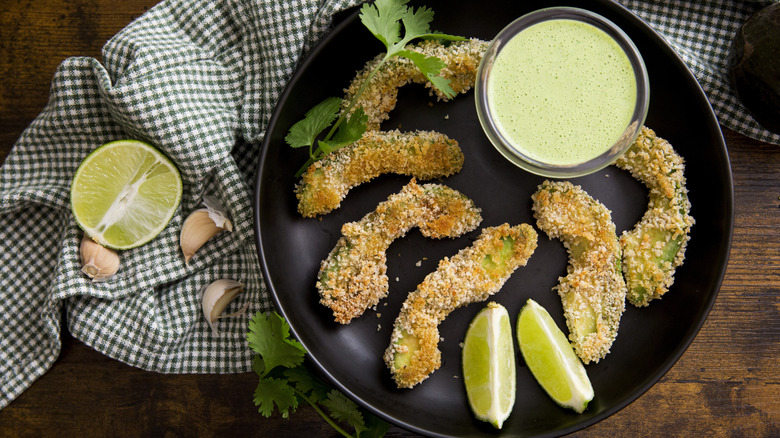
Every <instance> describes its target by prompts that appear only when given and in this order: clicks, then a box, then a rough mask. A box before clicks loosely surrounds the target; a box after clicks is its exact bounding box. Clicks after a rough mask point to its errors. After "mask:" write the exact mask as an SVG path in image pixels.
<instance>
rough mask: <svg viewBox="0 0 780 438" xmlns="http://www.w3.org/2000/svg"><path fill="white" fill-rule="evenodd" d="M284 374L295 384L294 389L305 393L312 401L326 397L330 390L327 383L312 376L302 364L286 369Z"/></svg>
mask: <svg viewBox="0 0 780 438" xmlns="http://www.w3.org/2000/svg"><path fill="white" fill-rule="evenodd" d="M284 376H285V377H286V378H287V379H288V380H289V381H290V382H291V383H292V384H293V385H294V386H295V389H297V390H298V391H300V392H302V393H304V394H307V396H308V398H309V400H310V401H312V402H314V403H319V402H321V401H322V400H325V399H327V398H328V393H329V392H330V391H331V388H330V387H329V386H328V385H326V384H325V383H323V382H322V381H321V380H320V379H318V378H316V377H314V376H313V375H312V374H311V373H310V372H309V370H307V369H306V368H305V366H303V365H301V366H299V367H295V368H289V369H286V370H285V371H284Z"/></svg>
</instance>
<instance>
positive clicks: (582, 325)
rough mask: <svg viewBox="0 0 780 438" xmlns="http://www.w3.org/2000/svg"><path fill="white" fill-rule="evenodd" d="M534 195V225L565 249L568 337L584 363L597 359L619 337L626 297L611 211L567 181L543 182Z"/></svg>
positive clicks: (563, 299)
mask: <svg viewBox="0 0 780 438" xmlns="http://www.w3.org/2000/svg"><path fill="white" fill-rule="evenodd" d="M532 199H533V210H534V217H535V218H536V220H537V226H538V227H539V228H540V229H541V230H542V231H544V232H545V233H547V235H548V236H549V237H551V238H558V239H560V240H561V241H562V242H563V245H564V246H565V247H566V249H567V250H568V252H569V265H568V268H567V275H566V276H565V277H561V278H560V279H559V284H558V286H557V290H558V294H559V295H560V297H561V302H562V304H563V313H564V316H565V317H566V325H567V326H568V328H569V340H570V341H571V343H572V346H573V347H574V350H575V351H576V352H577V355H578V356H579V357H580V359H582V361H583V362H584V363H585V364H587V363H590V362H598V361H599V360H600V359H602V358H603V357H604V356H606V354H607V353H609V349H610V347H611V346H612V343H613V342H614V340H615V338H616V337H617V332H618V325H619V323H620V317H621V316H622V314H623V311H624V310H625V300H626V283H625V281H624V280H623V276H622V274H621V270H620V254H621V251H620V244H619V243H618V239H617V235H616V234H615V224H614V223H613V222H612V216H611V213H610V211H609V210H608V209H607V208H606V207H605V206H604V205H603V204H601V203H600V202H598V201H597V200H595V199H593V198H592V197H591V196H590V195H588V194H587V193H586V192H585V191H584V190H582V188H581V187H580V186H575V185H573V184H572V183H570V182H568V181H559V182H550V181H545V182H543V183H542V184H541V185H540V186H539V189H538V190H537V192H536V193H534V194H533V195H532Z"/></svg>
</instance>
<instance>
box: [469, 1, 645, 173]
mask: <svg viewBox="0 0 780 438" xmlns="http://www.w3.org/2000/svg"><path fill="white" fill-rule="evenodd" d="M559 19H565V20H576V21H580V22H584V23H587V24H590V25H593V26H595V27H596V28H598V29H600V30H602V31H604V32H605V33H606V34H607V35H609V36H610V37H612V38H613V39H614V41H615V42H617V44H618V46H619V47H620V48H621V49H622V50H623V51H624V52H625V54H626V56H627V57H628V60H629V62H630V63H631V67H632V69H633V71H634V76H635V79H636V103H635V105H634V110H633V114H632V115H631V118H630V122H629V123H628V124H627V126H626V127H625V130H624V131H623V134H622V135H620V136H619V138H618V139H617V141H615V143H614V144H612V145H608V144H606V145H604V150H605V152H603V153H601V154H600V155H598V156H596V157H594V158H592V159H589V160H587V161H584V162H579V163H574V164H553V163H546V162H542V161H539V160H538V159H535V158H533V157H530V156H528V154H525V153H523V152H522V151H520V150H519V149H518V148H517V147H514V146H513V145H512V141H511V140H510V139H509V138H508V137H507V136H505V135H504V134H503V133H502V132H501V130H500V129H499V128H498V126H497V121H496V118H495V117H494V115H493V114H492V113H491V109H490V108H491V107H490V102H489V93H488V91H487V90H488V87H489V82H488V79H489V78H490V75H491V72H492V70H493V65H494V63H495V61H496V58H497V57H498V55H499V53H500V52H501V50H502V49H503V48H504V47H505V46H506V44H507V43H508V42H509V41H510V40H511V39H512V38H513V37H514V36H516V35H517V34H519V33H520V32H522V31H523V30H525V29H527V28H529V27H530V26H533V25H535V24H538V23H541V22H544V21H548V20H559ZM475 97H476V106H477V115H478V117H479V121H480V123H481V124H482V128H483V130H484V131H485V134H486V135H487V137H488V138H489V139H490V142H491V143H493V145H494V146H495V147H496V149H497V150H498V151H499V152H500V153H501V154H502V155H503V156H504V157H506V158H507V159H508V160H509V161H511V162H512V163H514V164H515V165H517V166H518V167H520V168H522V169H525V170H527V171H529V172H532V173H534V174H537V175H542V176H546V177H554V178H569V177H576V176H582V175H587V174H589V173H593V172H595V171H597V170H599V169H602V168H604V167H606V166H608V165H610V164H612V163H613V162H614V161H615V160H617V158H618V157H620V155H622V154H623V153H624V152H625V151H626V150H627V149H628V148H629V147H630V146H631V144H632V143H633V142H634V140H635V139H636V137H637V135H638V134H639V131H640V129H641V128H642V125H643V124H644V122H645V117H646V116H647V108H648V103H649V101H650V84H649V82H648V77H647V70H646V68H645V64H644V61H643V60H642V56H641V54H640V53H639V50H638V49H637V48H636V46H635V45H634V43H633V42H632V41H631V39H630V38H629V37H628V35H626V33H625V32H623V30H621V29H620V28H619V27H618V26H617V25H615V24H614V23H612V22H611V21H609V20H608V19H606V18H604V17H602V16H601V15H599V14H596V13H594V12H591V11H588V10H585V9H580V8H572V7H552V8H546V9H539V10H537V11H534V12H531V13H528V14H526V15H523V16H522V17H520V18H518V19H517V20H515V21H513V22H512V23H510V24H509V25H508V26H507V27H505V28H504V29H503V30H502V31H501V32H499V33H498V35H497V36H496V37H495V38H494V39H493V41H491V43H490V44H489V45H488V48H487V50H486V52H485V55H484V56H483V59H482V62H481V64H480V66H479V70H478V72H477V79H476V85H475Z"/></svg>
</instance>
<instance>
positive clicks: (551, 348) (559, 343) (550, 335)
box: [517, 299, 593, 413]
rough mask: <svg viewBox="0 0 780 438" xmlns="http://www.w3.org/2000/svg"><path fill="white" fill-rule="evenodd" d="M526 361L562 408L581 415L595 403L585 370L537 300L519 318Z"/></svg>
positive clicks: (520, 342) (519, 334) (521, 348)
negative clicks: (592, 402) (592, 401)
mask: <svg viewBox="0 0 780 438" xmlns="http://www.w3.org/2000/svg"><path fill="white" fill-rule="evenodd" d="M517 342H518V344H519V345H520V352H521V353H522V354H523V359H525V363H526V364H527V365H528V368H529V369H530V370H531V373H532V374H533V375H534V377H535V378H536V381H537V382H539V384H540V385H541V386H542V388H544V390H545V391H546V392H547V394H548V395H549V396H550V397H551V398H552V399H553V400H554V401H555V402H556V403H558V404H559V405H561V406H563V407H567V408H571V409H574V410H575V411H577V412H578V413H582V412H583V411H584V410H585V408H586V407H588V402H590V401H591V400H593V387H592V386H591V384H590V380H589V379H588V374H587V373H586V372H585V367H584V366H583V365H582V362H581V361H580V359H579V358H578V357H577V355H576V354H575V353H574V349H573V348H572V346H571V344H569V341H568V340H567V339H566V336H565V335H564V334H563V332H562V331H561V329H559V328H558V326H557V325H556V324H555V321H553V319H552V317H551V316H550V314H549V313H547V311H546V310H545V309H544V308H543V307H542V306H540V305H539V304H537V303H536V301H534V300H530V299H529V300H528V302H527V303H526V304H525V306H523V309H522V310H520V316H518V317H517Z"/></svg>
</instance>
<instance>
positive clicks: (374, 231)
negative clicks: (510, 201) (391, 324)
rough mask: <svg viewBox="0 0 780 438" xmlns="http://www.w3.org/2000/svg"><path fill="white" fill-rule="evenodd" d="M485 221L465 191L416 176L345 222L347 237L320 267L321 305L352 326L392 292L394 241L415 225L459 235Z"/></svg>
mask: <svg viewBox="0 0 780 438" xmlns="http://www.w3.org/2000/svg"><path fill="white" fill-rule="evenodd" d="M481 221H482V215H481V213H480V210H479V208H477V207H476V206H475V205H474V203H473V202H472V201H471V200H470V199H469V198H468V197H466V196H465V195H463V194H462V193H460V192H458V191H456V190H453V189H451V188H449V187H447V186H443V185H439V184H424V185H422V186H420V185H418V184H417V183H416V181H415V180H412V181H411V182H410V183H409V184H407V185H406V186H405V187H404V188H403V189H402V190H401V191H400V192H399V193H396V194H393V195H390V197H388V199H387V200H386V201H384V202H382V203H380V204H379V205H378V206H377V208H376V210H375V211H373V212H371V213H368V214H367V215H366V216H364V217H363V218H362V219H361V220H359V221H357V222H349V223H346V224H344V225H343V226H342V229H341V232H342V237H341V238H340V239H339V240H338V242H337V243H336V246H335V247H334V248H333V250H332V251H331V252H330V254H329V255H328V257H327V258H326V259H325V260H323V262H322V264H321V266H320V272H319V276H318V281H317V289H318V291H319V294H320V303H321V304H323V305H325V306H327V307H329V308H330V309H331V310H333V315H334V317H335V320H336V321H338V322H340V323H342V324H348V323H349V322H350V321H351V320H352V319H353V318H355V317H358V316H360V315H361V314H362V313H363V312H364V311H365V310H366V309H368V308H369V307H373V306H376V304H377V303H378V302H379V300H381V299H382V298H384V297H385V296H387V293H388V279H387V255H386V251H387V248H388V247H389V246H390V244H391V243H392V242H393V241H394V240H396V239H398V238H399V237H403V236H404V235H405V234H406V232H407V231H409V230H410V229H411V228H412V227H415V226H417V227H419V228H420V232H421V233H422V234H423V235H424V236H426V237H431V238H436V239H439V238H443V237H456V236H459V235H462V234H464V233H467V232H469V231H472V230H474V229H475V228H476V227H477V226H478V225H479V223H480V222H481Z"/></svg>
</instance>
